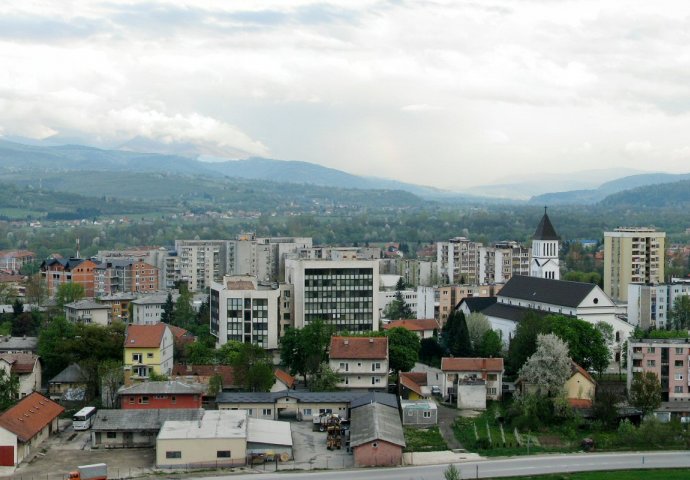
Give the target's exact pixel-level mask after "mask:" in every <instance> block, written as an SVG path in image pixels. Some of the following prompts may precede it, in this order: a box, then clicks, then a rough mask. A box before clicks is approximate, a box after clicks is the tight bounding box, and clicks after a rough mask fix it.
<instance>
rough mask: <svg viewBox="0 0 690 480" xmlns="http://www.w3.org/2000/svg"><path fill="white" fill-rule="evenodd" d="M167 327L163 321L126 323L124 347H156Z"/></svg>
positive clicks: (159, 343) (158, 345)
mask: <svg viewBox="0 0 690 480" xmlns="http://www.w3.org/2000/svg"><path fill="white" fill-rule="evenodd" d="M167 328H168V326H167V325H166V324H165V323H156V324H154V325H127V331H126V332H125V348H158V347H160V345H161V341H162V340H163V335H165V331H166V329H167Z"/></svg>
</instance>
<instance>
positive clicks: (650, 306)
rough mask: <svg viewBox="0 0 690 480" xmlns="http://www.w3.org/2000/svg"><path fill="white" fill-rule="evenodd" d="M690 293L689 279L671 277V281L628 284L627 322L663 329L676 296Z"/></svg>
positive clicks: (643, 326) (666, 325)
mask: <svg viewBox="0 0 690 480" xmlns="http://www.w3.org/2000/svg"><path fill="white" fill-rule="evenodd" d="M688 295H690V280H688V279H681V278H673V279H671V283H664V284H657V285H645V284H641V283H631V284H629V285H628V322H630V323H631V324H632V325H635V326H639V327H640V328H641V329H643V330H648V329H650V328H656V329H665V328H668V327H673V325H671V323H670V322H671V320H670V314H671V310H672V309H673V305H674V303H675V301H676V299H677V298H679V297H683V296H688Z"/></svg>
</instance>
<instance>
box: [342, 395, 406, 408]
mask: <svg viewBox="0 0 690 480" xmlns="http://www.w3.org/2000/svg"><path fill="white" fill-rule="evenodd" d="M371 403H380V404H381V405H385V406H387V407H391V408H395V409H397V408H398V397H396V396H395V395H393V394H392V393H383V392H367V393H365V394H361V393H360V394H359V396H357V398H354V399H353V400H352V401H351V402H350V408H352V409H355V408H359V407H361V406H363V405H369V404H371Z"/></svg>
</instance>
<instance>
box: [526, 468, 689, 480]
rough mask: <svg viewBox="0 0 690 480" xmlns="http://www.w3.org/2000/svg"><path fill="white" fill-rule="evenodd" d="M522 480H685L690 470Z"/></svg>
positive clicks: (584, 473) (599, 473)
mask: <svg viewBox="0 0 690 480" xmlns="http://www.w3.org/2000/svg"><path fill="white" fill-rule="evenodd" d="M521 478H522V479H523V480H686V479H687V478H690V470H687V469H676V470H671V469H668V470H619V471H611V472H581V473H559V474H555V475H541V476H536V477H521Z"/></svg>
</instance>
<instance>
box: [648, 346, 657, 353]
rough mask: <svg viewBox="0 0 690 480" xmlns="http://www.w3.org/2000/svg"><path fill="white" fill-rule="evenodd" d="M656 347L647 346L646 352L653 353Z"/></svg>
mask: <svg viewBox="0 0 690 480" xmlns="http://www.w3.org/2000/svg"><path fill="white" fill-rule="evenodd" d="M655 352H656V348H655V347H647V353H655Z"/></svg>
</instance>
